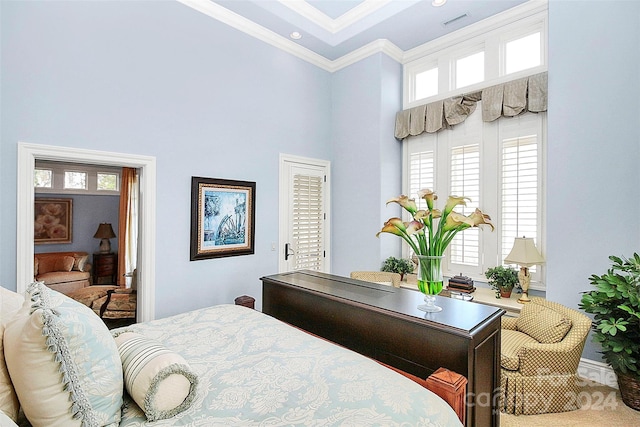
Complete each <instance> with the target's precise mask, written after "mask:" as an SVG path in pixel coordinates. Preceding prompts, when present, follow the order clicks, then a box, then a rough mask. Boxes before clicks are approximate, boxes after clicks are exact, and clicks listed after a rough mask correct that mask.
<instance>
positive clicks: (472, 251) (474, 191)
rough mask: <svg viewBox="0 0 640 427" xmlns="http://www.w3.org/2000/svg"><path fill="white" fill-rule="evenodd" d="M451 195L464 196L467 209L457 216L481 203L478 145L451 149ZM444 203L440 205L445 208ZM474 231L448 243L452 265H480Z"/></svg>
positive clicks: (458, 210)
mask: <svg viewBox="0 0 640 427" xmlns="http://www.w3.org/2000/svg"><path fill="white" fill-rule="evenodd" d="M450 187H451V188H450V193H449V194H450V195H452V196H459V197H461V196H465V197H468V198H469V199H471V201H469V200H466V203H467V206H461V205H459V206H457V207H456V208H455V210H456V212H458V213H461V214H463V215H470V214H471V213H473V211H474V210H475V209H476V208H477V207H478V203H479V201H480V145H479V144H469V145H461V146H458V147H454V148H452V149H451V169H450ZM445 203H446V201H445V200H443V201H442V207H443V208H444V204H445ZM478 231H479V230H478V229H477V228H472V229H468V230H465V231H464V232H462V233H458V234H457V235H456V237H455V238H454V239H453V240H452V241H451V245H450V246H449V247H450V252H449V255H450V257H451V263H454V264H464V265H470V266H478V265H480V241H479V239H480V235H479V233H478Z"/></svg>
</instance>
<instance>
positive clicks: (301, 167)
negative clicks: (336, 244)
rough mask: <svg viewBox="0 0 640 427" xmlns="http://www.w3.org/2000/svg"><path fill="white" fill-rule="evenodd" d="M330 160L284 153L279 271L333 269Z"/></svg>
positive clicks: (281, 164)
mask: <svg viewBox="0 0 640 427" xmlns="http://www.w3.org/2000/svg"><path fill="white" fill-rule="evenodd" d="M329 172H330V163H329V162H328V161H326V160H318V159H308V158H303V157H296V156H288V155H284V154H281V155H280V189H279V192H280V206H279V218H280V224H279V234H280V236H279V240H280V244H279V246H280V255H279V257H278V259H279V261H278V271H279V272H280V273H283V272H286V271H294V270H303V269H304V270H315V271H321V272H324V273H329V272H330V271H331V270H330V259H331V257H330V253H329V249H330V247H331V246H330V244H329V236H330V234H331V233H330V218H329V212H330V210H329V206H330V191H329V188H330V185H329V183H330V180H329Z"/></svg>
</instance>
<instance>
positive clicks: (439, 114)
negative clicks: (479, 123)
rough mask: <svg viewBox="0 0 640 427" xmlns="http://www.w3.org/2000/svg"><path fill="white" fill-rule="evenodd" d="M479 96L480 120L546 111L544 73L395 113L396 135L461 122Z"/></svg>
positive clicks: (411, 133) (474, 106)
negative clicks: (480, 106)
mask: <svg viewBox="0 0 640 427" xmlns="http://www.w3.org/2000/svg"><path fill="white" fill-rule="evenodd" d="M480 100H482V120H483V121H485V122H492V121H494V120H496V119H497V118H498V117H501V116H504V117H513V116H517V115H518V114H522V113H524V112H526V111H531V112H534V113H539V112H541V111H547V73H546V72H544V73H540V74H534V75H533V76H529V77H524V78H521V79H517V80H512V81H510V82H506V83H502V84H499V85H495V86H491V87H488V88H485V89H482V90H480V91H477V92H472V93H468V94H464V95H458V96H454V97H452V98H447V99H443V100H440V101H436V102H432V103H430V104H425V105H419V106H417V107H414V108H410V109H408V110H402V111H400V112H398V113H397V114H396V129H395V137H396V138H397V139H404V138H406V137H407V136H415V135H420V134H421V133H424V132H427V133H434V132H438V131H439V130H442V129H448V128H450V127H452V126H454V125H456V124H458V123H462V122H463V121H465V120H466V119H467V117H468V116H469V115H471V114H472V113H473V112H474V111H475V109H476V104H477V102H478V101H480Z"/></svg>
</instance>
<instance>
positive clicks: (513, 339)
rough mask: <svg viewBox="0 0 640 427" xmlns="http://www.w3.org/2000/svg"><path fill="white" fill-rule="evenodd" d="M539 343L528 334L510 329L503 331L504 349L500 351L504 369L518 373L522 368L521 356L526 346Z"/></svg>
mask: <svg viewBox="0 0 640 427" xmlns="http://www.w3.org/2000/svg"><path fill="white" fill-rule="evenodd" d="M528 343H537V341H536V340H535V339H533V338H531V337H530V336H529V335H527V334H523V333H522V332H518V331H513V330H510V329H503V330H502V349H501V350H500V364H501V365H502V367H503V368H504V369H508V370H510V371H517V370H518V369H519V368H520V356H521V353H522V348H523V346H524V345H525V344H528Z"/></svg>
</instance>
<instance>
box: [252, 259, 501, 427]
mask: <svg viewBox="0 0 640 427" xmlns="http://www.w3.org/2000/svg"><path fill="white" fill-rule="evenodd" d="M261 280H262V292H263V294H262V297H263V302H262V311H263V312H264V313H266V314H269V315H271V316H273V317H275V318H277V319H280V320H282V321H285V322H287V323H290V324H292V325H295V326H298V327H300V328H302V329H304V330H306V331H309V332H311V333H314V334H316V335H319V336H321V337H324V338H326V339H329V340H331V341H333V342H335V343H338V344H340V345H342V346H345V347H347V348H350V349H352V350H354V351H357V352H358V353H361V354H364V355H366V356H369V357H372V358H374V359H377V360H379V361H381V362H383V363H386V364H388V365H391V366H394V367H396V368H398V369H402V370H403V371H406V372H409V373H411V374H413V375H417V376H419V377H421V378H427V377H428V376H429V375H431V374H432V373H433V372H434V371H435V370H436V369H438V368H440V367H444V368H447V369H450V370H453V371H455V372H458V373H460V374H462V375H464V376H465V377H467V379H468V381H469V383H468V399H467V422H466V425H467V426H477V427H488V426H495V427H497V426H498V425H499V423H500V413H499V410H498V408H497V403H498V402H497V398H498V396H499V390H498V388H499V386H500V318H501V317H502V315H503V314H504V313H505V311H504V310H502V309H500V308H496V307H491V306H488V305H483V304H474V303H470V302H466V301H460V300H455V299H450V298H443V297H438V299H437V302H436V303H437V305H439V306H441V307H442V308H443V310H442V311H441V312H439V313H424V312H422V311H420V310H418V309H417V306H418V305H419V304H420V303H422V299H423V295H422V294H421V293H420V292H417V291H413V290H410V289H399V288H392V287H390V286H385V285H379V284H376V283H369V282H362V281H359V280H353V279H349V278H346V277H341V276H334V275H330V274H324V273H318V272H313V271H296V272H291V273H283V274H276V275H272V276H266V277H262V278H261Z"/></svg>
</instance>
